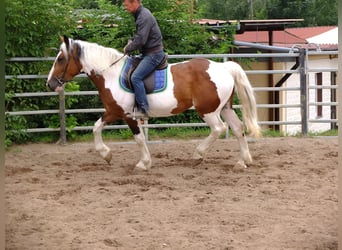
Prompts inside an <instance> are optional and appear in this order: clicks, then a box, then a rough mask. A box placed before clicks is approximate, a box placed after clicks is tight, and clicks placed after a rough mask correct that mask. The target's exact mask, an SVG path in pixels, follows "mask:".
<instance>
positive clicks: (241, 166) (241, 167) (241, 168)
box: [233, 160, 247, 172]
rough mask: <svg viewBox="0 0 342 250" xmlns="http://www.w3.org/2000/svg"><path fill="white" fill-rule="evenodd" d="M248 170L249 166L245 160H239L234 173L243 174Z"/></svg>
mask: <svg viewBox="0 0 342 250" xmlns="http://www.w3.org/2000/svg"><path fill="white" fill-rule="evenodd" d="M246 169H247V165H246V164H245V162H244V161H243V160H239V161H238V162H237V163H236V164H235V166H234V168H233V171H234V172H243V171H244V170H246Z"/></svg>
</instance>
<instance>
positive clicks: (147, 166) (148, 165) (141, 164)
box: [135, 161, 151, 171]
mask: <svg viewBox="0 0 342 250" xmlns="http://www.w3.org/2000/svg"><path fill="white" fill-rule="evenodd" d="M135 168H137V169H140V170H144V171H147V170H148V169H150V168H151V163H150V162H147V163H144V162H143V161H139V162H138V163H137V165H135Z"/></svg>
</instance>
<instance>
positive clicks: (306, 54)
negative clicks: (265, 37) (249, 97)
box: [5, 48, 338, 144]
mask: <svg viewBox="0 0 342 250" xmlns="http://www.w3.org/2000/svg"><path fill="white" fill-rule="evenodd" d="M287 52H288V53H283V52H282V53H253V54H196V55H169V59H190V58H199V57H201V58H203V57H204V58H209V59H214V58H215V59H216V60H219V61H221V60H222V61H223V62H224V61H228V60H239V59H243V58H247V59H250V60H262V59H264V60H267V59H269V58H272V60H290V61H296V62H297V63H298V65H297V67H296V68H291V69H286V70H253V69H248V70H245V72H246V73H247V75H249V76H250V75H258V74H264V75H265V74H267V75H272V74H280V75H282V76H283V77H282V80H283V79H284V80H283V81H284V82H285V81H286V80H287V79H288V78H289V77H290V76H291V75H292V74H298V75H299V84H297V85H296V86H285V87H283V86H275V87H253V89H254V91H255V92H256V93H258V92H270V93H273V94H274V93H276V96H278V95H279V93H280V92H285V93H288V92H297V93H299V95H300V101H299V102H297V103H258V104H257V109H261V108H263V109H278V110H279V109H296V110H297V111H296V112H297V113H298V114H300V116H299V118H298V119H295V120H293V119H287V120H279V119H273V120H264V121H262V120H261V121H259V125H261V126H288V125H297V126H300V131H301V134H302V135H303V136H305V135H307V134H308V132H309V124H310V123H327V124H330V125H331V128H332V129H333V128H336V126H337V122H338V120H337V106H338V103H337V101H336V100H337V98H336V92H337V84H336V75H337V65H336V68H334V67H324V68H319V67H312V68H309V67H308V64H309V58H310V56H311V55H319V56H327V55H328V56H331V57H337V55H338V51H309V50H308V49H307V48H299V49H297V48H295V49H289V50H288V51H287ZM54 59H55V58H54V57H40V58H34V57H23V58H22V57H21V58H10V59H8V60H6V63H12V62H47V63H51V62H52V61H54ZM312 72H314V73H315V72H316V73H321V72H329V73H330V74H331V84H330V85H329V86H327V85H318V84H316V85H309V84H308V75H309V74H310V73H312ZM47 77H48V75H41V74H36V75H34V74H30V75H6V76H5V79H6V80H8V79H11V78H17V79H32V80H34V79H47ZM77 77H86V75H85V74H80V75H78V76H77ZM282 80H281V81H282ZM251 83H252V85H253V82H251ZM319 89H321V90H328V91H330V93H331V94H330V96H331V98H330V101H322V100H321V99H319V100H317V98H316V99H315V100H311V99H310V98H309V94H308V93H309V92H310V91H317V90H319ZM84 95H98V92H97V91H75V92H61V93H59V94H58V93H55V92H48V91H47V92H31V93H15V94H14V97H15V98H29V97H49V96H59V109H50V110H31V111H27V110H23V111H10V112H6V115H10V116H26V115H51V114H59V117H60V126H59V127H58V128H46V127H45V128H27V129H26V130H25V131H26V132H28V133H37V132H59V133H60V143H61V144H65V143H66V142H67V136H66V135H67V129H70V128H67V126H66V116H67V115H68V114H77V113H103V112H104V111H105V110H104V108H88V107H86V105H87V104H86V103H84V106H85V107H84V108H82V109H66V106H65V98H66V96H84ZM316 97H317V96H316ZM323 106H326V107H330V113H331V115H330V118H329V119H322V117H315V118H309V115H308V113H309V109H310V107H313V108H316V109H319V108H322V107H323ZM233 107H234V108H237V109H238V108H240V106H239V105H234V106H233ZM94 122H95V121H94ZM142 126H143V129H144V132H145V136H146V139H147V140H148V129H149V128H171V127H204V126H207V125H206V123H172V124H149V123H148V120H145V122H144V124H143V125H142ZM127 128H128V126H127V125H107V126H106V127H105V129H127ZM92 129H93V126H76V127H73V128H71V130H73V131H82V130H83V131H85V130H92ZM226 137H228V130H227V131H226Z"/></svg>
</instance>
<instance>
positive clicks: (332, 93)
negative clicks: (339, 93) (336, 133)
mask: <svg viewBox="0 0 342 250" xmlns="http://www.w3.org/2000/svg"><path fill="white" fill-rule="evenodd" d="M330 82H331V87H336V72H331V74H330ZM330 101H331V102H336V89H334V88H333V89H331V90H330ZM330 118H331V119H336V118H337V114H336V106H335V105H331V107H330ZM330 129H337V124H336V122H331V125H330Z"/></svg>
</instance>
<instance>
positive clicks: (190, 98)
mask: <svg viewBox="0 0 342 250" xmlns="http://www.w3.org/2000/svg"><path fill="white" fill-rule="evenodd" d="M61 41H62V44H61V46H60V51H59V53H58V54H57V57H56V59H55V61H54V63H53V66H52V68H51V70H50V73H49V76H48V79H47V83H46V84H47V86H48V87H49V88H50V89H51V90H52V91H60V90H62V89H63V86H64V83H66V82H68V81H71V80H72V79H73V78H74V77H75V76H76V75H78V74H79V73H81V72H84V73H86V74H87V75H88V77H89V78H90V79H91V80H92V82H93V83H94V84H95V85H96V87H97V89H98V92H99V97H100V99H101V101H102V103H103V105H104V108H105V112H104V114H103V116H102V117H101V118H99V119H98V120H97V121H96V122H95V125H94V128H93V134H94V142H95V148H96V151H97V152H99V154H100V155H101V156H102V158H104V159H105V160H106V161H107V162H108V163H110V161H111V158H112V153H111V150H110V149H109V147H108V146H107V145H105V144H104V143H103V140H102V134H101V132H102V129H103V127H104V126H105V125H106V124H109V123H112V122H114V121H115V120H118V119H123V120H124V121H125V122H126V123H127V124H128V126H129V128H130V129H131V131H132V133H133V135H134V139H135V141H136V143H137V145H138V147H139V149H140V152H141V156H140V160H139V162H138V163H137V164H136V166H135V167H136V168H139V169H143V170H147V169H149V168H150V167H151V165H152V161H151V155H150V152H149V150H148V147H147V145H146V141H145V136H144V133H143V130H142V126H141V121H140V119H135V118H134V117H132V110H133V108H134V105H135V98H134V94H133V93H132V92H130V91H127V90H125V89H124V88H122V86H120V85H119V77H120V72H121V70H122V68H123V66H124V64H125V60H127V56H126V55H124V54H122V53H120V52H119V51H117V50H116V49H113V48H107V47H103V46H101V45H98V44H96V43H89V42H85V41H81V40H73V39H71V38H68V37H66V36H63V37H61ZM166 72H167V73H166V74H167V77H166V78H167V85H166V87H165V89H164V90H162V91H159V92H155V93H151V94H148V97H147V98H148V102H149V106H150V111H149V116H150V117H166V116H171V115H177V114H179V113H182V112H184V111H186V110H188V109H190V108H192V107H194V108H195V110H196V111H197V112H198V114H199V115H200V117H201V118H202V119H203V120H204V121H205V122H206V123H207V124H208V126H209V127H210V129H211V132H210V134H209V136H208V137H207V138H206V139H205V140H204V141H203V142H202V143H200V144H199V145H198V146H197V148H196V150H195V152H194V154H193V159H195V160H196V161H197V162H200V160H202V159H203V157H204V156H205V154H206V152H207V151H208V150H209V148H210V147H211V145H212V144H213V143H214V142H215V140H216V139H217V138H218V137H219V136H220V135H221V134H222V133H223V132H224V131H226V128H227V124H226V123H228V125H229V126H230V128H231V129H232V131H233V132H234V134H235V135H236V137H237V140H238V142H239V146H240V159H239V160H238V164H240V165H242V166H244V167H246V164H247V165H248V164H250V163H252V157H251V155H250V152H249V148H248V144H247V140H246V136H245V133H244V131H245V128H246V130H247V131H248V132H249V133H250V135H251V136H254V137H258V136H259V135H260V127H259V125H258V123H257V111H256V101H255V97H254V93H253V90H252V87H251V85H250V83H249V81H248V78H247V76H246V74H245V72H244V71H243V69H242V68H241V67H240V66H239V65H238V64H237V63H235V62H224V63H220V62H214V61H211V60H207V59H204V58H202V59H191V60H188V61H184V62H180V63H174V64H169V65H168V67H167V69H166ZM234 90H235V91H236V92H237V95H238V97H239V99H240V101H241V104H242V114H243V121H244V123H242V122H241V121H240V120H239V118H238V116H237V115H236V113H235V111H234V110H233V109H232V99H233V93H234ZM221 117H222V118H223V119H224V121H225V122H226V123H225V122H223V120H222V119H221ZM244 125H245V126H244Z"/></svg>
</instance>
